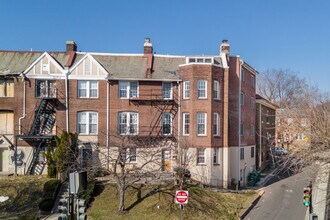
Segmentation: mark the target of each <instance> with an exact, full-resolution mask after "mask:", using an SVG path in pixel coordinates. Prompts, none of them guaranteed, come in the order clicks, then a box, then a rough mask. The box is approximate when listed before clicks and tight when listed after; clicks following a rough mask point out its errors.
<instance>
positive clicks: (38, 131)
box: [29, 98, 55, 136]
mask: <svg viewBox="0 0 330 220" xmlns="http://www.w3.org/2000/svg"><path fill="white" fill-rule="evenodd" d="M54 116H55V106H54V98H42V99H41V100H40V104H39V107H38V108H37V110H36V111H35V117H34V120H33V123H32V127H31V129H30V132H29V135H30V136H34V135H51V134H52V129H53V127H54V125H55V117H54Z"/></svg>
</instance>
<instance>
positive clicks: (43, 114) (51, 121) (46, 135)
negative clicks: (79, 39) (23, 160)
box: [22, 97, 56, 175]
mask: <svg viewBox="0 0 330 220" xmlns="http://www.w3.org/2000/svg"><path fill="white" fill-rule="evenodd" d="M55 122H56V119H55V98H52V97H44V98H41V99H40V100H39V102H38V104H37V108H36V110H35V115H34V118H33V122H32V125H31V129H30V131H29V133H28V135H27V136H25V137H23V138H22V139H26V140H31V141H32V142H33V143H34V144H33V145H34V146H33V153H32V159H31V162H30V164H29V166H28V168H27V170H26V172H25V174H26V175H32V174H34V175H40V174H42V172H43V170H44V168H45V163H44V162H43V161H39V157H40V153H41V151H42V150H43V148H44V147H45V145H46V143H47V142H49V141H50V140H52V139H53V138H54V134H53V127H54V125H55Z"/></svg>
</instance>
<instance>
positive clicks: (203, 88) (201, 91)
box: [197, 80, 207, 99]
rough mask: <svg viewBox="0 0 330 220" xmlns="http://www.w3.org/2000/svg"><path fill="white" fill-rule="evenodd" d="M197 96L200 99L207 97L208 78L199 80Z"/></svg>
mask: <svg viewBox="0 0 330 220" xmlns="http://www.w3.org/2000/svg"><path fill="white" fill-rule="evenodd" d="M197 96H198V98H199V99H206V98H207V81H206V80H198V81H197Z"/></svg>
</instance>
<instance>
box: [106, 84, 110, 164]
mask: <svg viewBox="0 0 330 220" xmlns="http://www.w3.org/2000/svg"><path fill="white" fill-rule="evenodd" d="M109 84H110V81H107V132H106V133H107V139H106V147H107V169H109V166H110V159H109V157H110V149H109V103H110V86H109Z"/></svg>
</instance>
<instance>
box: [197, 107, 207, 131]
mask: <svg viewBox="0 0 330 220" xmlns="http://www.w3.org/2000/svg"><path fill="white" fill-rule="evenodd" d="M198 114H204V115H205V123H204V126H205V129H204V131H205V132H204V134H198ZM196 122H197V136H206V134H207V114H206V112H197V120H196Z"/></svg>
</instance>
